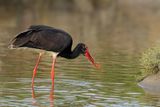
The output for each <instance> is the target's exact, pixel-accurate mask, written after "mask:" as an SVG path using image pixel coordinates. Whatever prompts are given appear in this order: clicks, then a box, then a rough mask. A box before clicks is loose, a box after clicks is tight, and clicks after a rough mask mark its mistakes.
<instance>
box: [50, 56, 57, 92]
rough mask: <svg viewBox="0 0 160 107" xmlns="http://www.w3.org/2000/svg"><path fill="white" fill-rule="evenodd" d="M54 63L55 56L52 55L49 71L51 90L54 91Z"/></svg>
mask: <svg viewBox="0 0 160 107" xmlns="http://www.w3.org/2000/svg"><path fill="white" fill-rule="evenodd" d="M55 62H56V55H55V54H53V55H52V69H51V79H52V88H53V89H54V66H55Z"/></svg>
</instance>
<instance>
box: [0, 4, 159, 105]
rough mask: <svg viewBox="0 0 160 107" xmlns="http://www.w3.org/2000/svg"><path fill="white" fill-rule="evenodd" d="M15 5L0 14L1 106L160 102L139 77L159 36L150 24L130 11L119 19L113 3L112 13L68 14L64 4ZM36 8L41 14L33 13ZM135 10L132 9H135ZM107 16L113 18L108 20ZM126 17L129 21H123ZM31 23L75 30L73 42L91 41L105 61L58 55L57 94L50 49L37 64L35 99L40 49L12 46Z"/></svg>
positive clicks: (94, 51)
mask: <svg viewBox="0 0 160 107" xmlns="http://www.w3.org/2000/svg"><path fill="white" fill-rule="evenodd" d="M40 3H41V2H40ZM35 4H36V3H35ZM6 5H7V4H6ZM9 5H11V4H9ZM46 5H47V6H48V5H49V4H46ZM54 5H55V4H54ZM121 5H122V4H121ZM37 6H38V5H37ZM113 6H114V5H113ZM13 7H15V6H9V7H2V8H0V10H1V11H0V12H1V13H2V14H4V16H3V17H1V19H0V22H1V25H0V32H1V33H0V106H2V107H15V106H16V107H27V106H28V107H30V106H33V107H49V106H54V107H143V106H144V107H154V106H159V105H160V101H159V99H160V97H159V96H156V95H150V94H146V93H145V92H144V90H143V89H141V88H140V87H139V86H138V85H137V82H136V78H135V76H136V74H137V73H138V72H139V71H140V69H139V57H140V53H141V52H143V51H144V50H145V49H146V47H149V45H152V44H154V43H155V42H156V41H155V40H156V39H158V37H157V36H155V35H156V34H155V35H154V33H153V32H155V33H156V30H155V29H153V28H152V27H153V26H151V27H150V29H149V28H145V27H144V26H145V25H144V26H143V24H139V21H137V20H134V21H133V19H134V18H133V19H130V18H129V17H127V16H120V18H117V19H115V18H114V17H118V16H115V15H114V14H118V13H117V12H116V10H115V9H116V8H114V7H113V8H111V10H109V13H107V12H108V9H107V10H105V11H104V10H102V11H99V12H95V13H93V12H94V11H91V12H89V13H85V12H79V11H71V12H69V13H68V12H67V11H64V10H65V9H64V10H63V9H62V10H56V9H57V8H56V9H55V8H53V10H52V11H51V10H50V9H49V8H45V6H44V7H43V8H42V10H43V11H41V10H39V7H41V5H39V6H38V7H37V8H31V9H30V8H27V7H26V8H24V7H23V6H18V7H16V8H13ZM33 7H34V6H33ZM111 7H112V6H111ZM5 8H7V9H8V13H10V14H7V15H6V14H5V12H4V11H3V9H5ZM19 8H21V10H19ZM51 9H52V8H51ZM54 9H55V10H54ZM17 10H18V11H17ZM32 10H34V11H36V12H37V13H36V14H34V13H33V12H32ZM110 11H111V12H110ZM121 11H122V10H121ZM26 12H27V13H26ZM78 12H79V13H78ZM114 12H115V13H114ZM132 12H133V13H130V14H134V13H135V12H136V11H132ZM111 13H112V14H111ZM120 13H121V12H120ZM13 14H14V16H13ZM108 14H109V15H108ZM139 14H141V13H139ZM140 16H141V15H139V19H143V16H141V17H140ZM144 17H146V16H144ZM148 17H149V16H147V17H146V18H148ZM105 18H107V19H108V20H104V19H105ZM123 18H125V19H127V20H125V21H124V20H122V19H123ZM112 19H113V20H112ZM152 21H153V22H154V21H155V19H154V17H153V20H152V19H150V20H149V19H148V20H146V22H152ZM143 23H145V22H143ZM156 23H157V22H156ZM30 24H46V25H50V26H55V27H58V28H62V29H65V30H66V31H67V32H70V34H72V37H73V40H74V45H73V47H74V46H75V45H76V44H77V43H78V42H84V43H86V44H87V45H88V47H89V50H90V52H91V54H92V56H93V57H94V58H95V60H96V62H98V63H99V64H100V65H101V69H100V70H97V69H95V68H94V67H93V66H92V65H91V64H90V63H89V62H88V61H87V60H86V59H85V57H84V56H83V55H81V56H79V57H78V58H76V59H74V60H67V59H64V58H58V59H57V63H56V68H55V89H54V93H53V90H52V88H51V79H50V70H51V62H52V61H51V56H50V55H48V54H46V55H44V56H43V57H42V60H41V62H40V65H39V67H38V73H37V76H36V79H35V87H34V93H35V98H34V99H33V98H32V92H33V90H32V88H31V77H32V71H33V68H34V65H35V61H36V58H37V57H38V53H37V52H35V51H30V50H9V49H8V48H7V46H8V43H9V41H10V40H11V39H12V38H13V37H14V35H16V34H17V33H18V32H20V31H22V30H24V29H25V28H26V27H27V26H29V25H30ZM73 25H74V26H73ZM51 92H52V93H51ZM50 94H53V95H50Z"/></svg>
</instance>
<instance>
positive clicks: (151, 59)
mask: <svg viewBox="0 0 160 107" xmlns="http://www.w3.org/2000/svg"><path fill="white" fill-rule="evenodd" d="M140 66H141V72H140V74H139V76H138V77H137V80H138V81H141V80H143V79H144V78H145V77H147V76H149V75H153V74H156V73H158V72H159V71H160V47H158V46H155V47H152V48H149V49H147V50H146V51H145V52H144V53H143V54H142V57H141V58H140Z"/></svg>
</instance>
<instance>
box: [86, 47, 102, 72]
mask: <svg viewBox="0 0 160 107" xmlns="http://www.w3.org/2000/svg"><path fill="white" fill-rule="evenodd" d="M85 56H86V58H87V59H88V60H89V61H90V62H91V63H92V64H93V65H94V66H95V67H96V68H97V69H99V68H100V65H99V64H97V63H95V62H94V59H93V58H92V57H91V55H90V53H89V51H88V48H87V49H86V51H85Z"/></svg>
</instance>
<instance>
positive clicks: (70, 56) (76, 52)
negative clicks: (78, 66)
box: [60, 44, 81, 59]
mask: <svg viewBox="0 0 160 107" xmlns="http://www.w3.org/2000/svg"><path fill="white" fill-rule="evenodd" d="M80 54H81V47H80V45H79V44H78V45H77V46H76V47H75V48H74V49H73V51H70V52H67V53H65V52H64V54H62V55H60V56H62V57H65V58H67V59H74V58H76V57H78V56H79V55H80Z"/></svg>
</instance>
